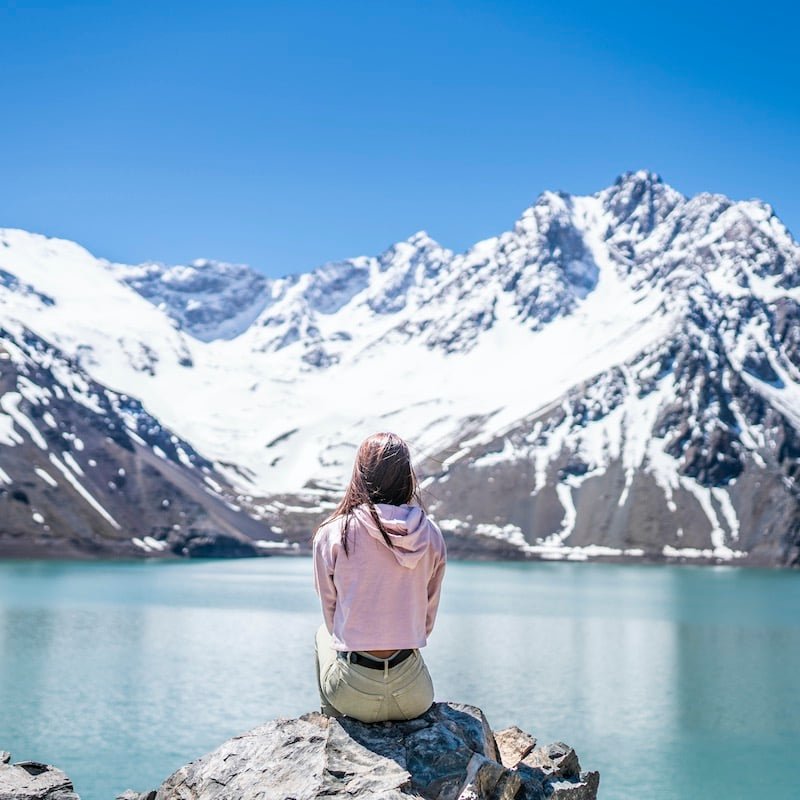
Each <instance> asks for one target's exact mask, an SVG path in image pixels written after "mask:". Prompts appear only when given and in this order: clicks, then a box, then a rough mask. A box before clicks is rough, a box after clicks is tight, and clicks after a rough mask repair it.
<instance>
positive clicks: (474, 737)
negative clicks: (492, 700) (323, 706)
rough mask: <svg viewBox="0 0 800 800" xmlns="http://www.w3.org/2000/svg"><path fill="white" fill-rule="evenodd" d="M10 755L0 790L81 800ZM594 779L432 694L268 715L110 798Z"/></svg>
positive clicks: (385, 790)
mask: <svg viewBox="0 0 800 800" xmlns="http://www.w3.org/2000/svg"><path fill="white" fill-rule="evenodd" d="M10 761H11V755H10V753H8V752H7V751H5V750H3V751H0V800H80V798H79V797H78V795H77V794H75V792H74V791H73V786H72V782H71V781H70V779H69V778H68V777H67V776H66V775H65V774H64V773H63V772H62V771H61V770H59V769H56V768H55V767H52V766H49V765H47V764H40V763H38V762H35V761H23V762H19V763H17V764H11V763H10ZM599 780H600V776H599V775H598V773H597V772H581V768H580V764H579V762H578V756H577V755H576V753H575V751H574V750H573V749H572V748H571V747H569V746H568V745H565V744H563V743H561V742H556V743H555V744H550V745H546V746H545V747H539V748H537V747H536V739H534V737H533V736H531V735H530V734H528V733H526V732H525V731H523V730H521V729H520V728H517V727H516V726H514V727H511V728H506V729H505V730H502V731H498V732H497V733H493V732H492V729H491V728H490V727H489V723H488V722H487V720H486V717H485V716H484V714H483V712H482V711H481V710H480V709H479V708H476V707H475V706H469V705H462V704H459V703H434V704H433V706H431V708H430V709H429V710H428V711H427V712H426V713H425V714H423V715H422V716H421V717H418V718H417V719H412V720H408V721H407V722H384V723H376V724H371V725H367V724H365V723H362V722H357V721H356V720H352V719H348V718H347V717H341V718H336V719H335V718H333V717H327V716H325V715H323V714H319V713H312V714H306V715H305V716H302V717H300V718H299V719H277V720H273V721H271V722H268V723H266V724H265V725H260V726H259V727H257V728H253V729H252V730H250V731H247V732H246V733H243V734H241V735H239V736H234V737H233V738H232V739H229V740H228V741H227V742H223V744H221V745H220V746H219V747H218V748H217V749H216V750H214V751H213V752H211V753H208V754H206V755H204V756H202V757H201V758H198V759H197V760H195V761H192V762H191V763H189V764H187V765H186V766H183V767H181V768H180V769H179V770H177V772H174V773H173V774H172V775H170V776H169V777H168V778H167V779H166V780H165V781H164V782H163V783H162V784H161V786H160V787H159V788H158V789H157V790H155V789H153V790H150V791H147V792H137V791H134V790H132V789H127V790H126V791H124V792H122V793H121V794H118V795H117V796H116V800H321V798H326V800H337V798H338V799H339V800H408V798H425V800H596V798H597V787H598V784H599Z"/></svg>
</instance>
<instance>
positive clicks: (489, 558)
mask: <svg viewBox="0 0 800 800" xmlns="http://www.w3.org/2000/svg"><path fill="white" fill-rule="evenodd" d="M14 550H15V551H16V552H10V553H7V552H5V551H4V549H3V548H0V564H3V563H10V562H35V561H45V562H56V561H61V562H65V563H88V564H92V563H99V564H103V563H107V564H111V563H137V564H138V563H154V562H168V563H181V562H183V563H193V562H210V561H224V562H227V561H249V560H256V559H262V558H279V559H284V558H285V559H298V558H311V550H310V549H309V550H300V549H298V550H288V551H287V550H282V549H281V550H272V551H270V552H263V553H256V554H254V555H252V556H234V557H230V556H202V557H194V558H187V557H183V556H179V555H176V554H173V553H155V552H154V553H143V554H142V555H141V556H138V555H131V554H130V553H119V554H114V553H98V554H93V553H87V552H85V551H79V550H74V549H66V550H61V549H59V551H58V552H53V551H52V550H50V551H48V550H43V549H41V548H36V547H27V548H19V549H18V550H17V549H16V548H15V549H14ZM448 560H450V561H457V562H461V563H470V562H472V563H479V564H491V563H495V564H522V563H531V564H533V563H536V564H541V563H549V564H563V563H569V564H575V563H580V564H619V565H636V564H638V565H642V566H681V567H683V566H696V567H742V568H746V569H767V570H771V571H774V570H781V571H784V570H785V571H793V570H797V569H800V566H793V565H791V564H775V563H770V562H768V561H766V560H763V559H759V558H754V557H751V556H742V557H739V558H727V559H726V558H718V557H713V556H712V557H708V556H704V555H703V556H697V557H693V556H666V557H665V556H660V557H659V556H657V555H655V554H651V555H647V554H644V555H637V556H625V555H604V554H597V555H582V557H569V555H568V554H565V555H563V556H562V555H561V554H547V555H539V554H532V553H524V552H522V553H520V554H518V555H517V554H513V555H511V554H509V555H508V556H505V557H504V556H498V555H496V554H488V553H487V554H479V553H466V554H464V553H458V552H456V553H450V554H449V555H448Z"/></svg>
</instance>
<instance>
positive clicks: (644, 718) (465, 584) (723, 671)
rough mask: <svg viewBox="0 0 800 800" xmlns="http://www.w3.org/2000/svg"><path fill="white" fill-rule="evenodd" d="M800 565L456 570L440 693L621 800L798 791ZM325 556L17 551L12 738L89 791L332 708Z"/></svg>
mask: <svg viewBox="0 0 800 800" xmlns="http://www.w3.org/2000/svg"><path fill="white" fill-rule="evenodd" d="M799 612H800V574H797V573H793V572H781V571H768V570H747V569H740V568H733V567H718V568H714V567H674V566H669V567H668V566H636V565H633V566H629V565H610V564H569V563H527V564H494V563H492V564H486V563H453V562H451V563H450V564H449V565H448V571H447V575H446V576H445V583H444V588H443V593H442V605H441V608H440V613H439V619H438V622H437V626H436V630H435V631H434V633H433V636H432V637H431V641H430V644H429V646H428V647H427V648H426V650H425V656H426V660H427V662H428V665H429V667H430V670H431V673H432V675H433V678H434V683H435V685H436V696H437V699H439V700H445V699H447V700H456V701H460V702H468V703H472V704H474V705H478V706H480V707H481V708H482V709H483V710H484V712H485V713H486V715H487V717H488V718H489V722H490V723H491V725H492V727H493V728H495V729H497V728H502V727H505V726H507V725H510V724H517V725H519V726H520V727H522V728H524V729H526V730H528V731H530V732H531V733H533V734H534V735H535V736H536V737H537V738H538V739H539V742H540V743H542V744H544V743H547V742H551V741H558V740H561V741H565V742H568V743H569V744H571V745H572V746H574V747H575V749H576V750H577V752H578V755H579V756H580V760H581V765H582V766H583V768H584V769H587V768H589V769H598V770H599V771H600V773H601V782H600V795H599V796H600V797H601V798H603V799H604V800H617V799H618V798H619V799H621V798H625V800H634V799H635V798H646V799H647V800H661V798H699V799H700V800H703V799H704V798H725V799H726V800H733V798H748V800H751V798H754V797H769V798H771V799H772V800H775V798H795V797H798V796H800V790H799V789H798V786H797V782H798V780H800V778H798V772H797V767H798V765H800V757H799V756H798V753H800V690H798V679H799V678H800V613H799ZM319 622H320V614H319V610H318V605H317V598H316V596H315V594H314V590H313V585H312V578H311V562H310V561H309V560H307V559H301V558H298V559H291V558H264V559H257V560H241V561H221V560H220V561H216V560H215V561H186V562H151V563H148V562H137V563H127V562H124V563H109V562H97V563H67V562H41V561H30V562H22V561H7V562H0V750H2V749H5V750H10V751H11V754H12V760H13V761H22V760H39V761H46V762H49V763H52V764H56V765H57V766H59V767H60V768H62V769H64V770H65V771H66V772H67V773H68V774H69V775H70V776H71V777H72V779H73V780H74V782H75V788H76V791H77V792H78V793H79V794H80V795H81V797H82V798H83V800H113V798H114V797H115V796H116V794H118V793H120V792H122V791H123V790H124V789H128V788H132V789H136V790H138V791H144V790H146V789H151V788H156V787H157V786H158V785H159V783H160V782H161V781H162V780H163V779H164V778H165V777H166V776H167V775H169V774H170V773H171V772H173V771H174V770H175V769H177V768H178V767H180V766H181V765H182V764H184V763H186V762H188V761H191V760H192V759H194V758H197V757H198V756H200V755H202V754H203V753H205V752H207V751H209V750H211V749H214V748H215V747H216V746H217V745H219V744H220V743H222V741H223V740H225V739H227V738H229V737H231V736H233V735H234V734H237V733H241V732H243V731H245V730H247V729H249V728H252V727H254V726H256V725H259V724H261V723H263V722H265V721H266V720H269V719H272V718H274V717H278V716H296V715H300V714H303V713H305V712H307V711H310V710H313V709H315V708H317V697H316V687H315V681H314V664H313V636H314V632H315V630H316V628H317V626H318V624H319Z"/></svg>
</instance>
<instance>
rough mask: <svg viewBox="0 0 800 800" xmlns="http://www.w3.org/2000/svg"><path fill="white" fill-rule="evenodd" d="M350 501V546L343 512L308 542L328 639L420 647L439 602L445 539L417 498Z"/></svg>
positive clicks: (370, 646)
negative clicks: (400, 502) (371, 504)
mask: <svg viewBox="0 0 800 800" xmlns="http://www.w3.org/2000/svg"><path fill="white" fill-rule="evenodd" d="M374 509H375V511H376V512H377V515H378V518H379V520H380V522H381V527H382V528H383V531H384V532H385V533H386V534H387V535H388V537H389V539H390V542H391V546H390V545H388V544H387V543H386V541H385V540H384V537H383V535H382V532H381V531H380V529H379V528H378V526H377V524H376V522H375V520H374V518H373V517H372V514H371V512H370V510H369V509H367V508H365V507H364V506H359V507H357V508H356V509H354V513H353V517H352V521H351V527H350V531H349V536H350V539H349V545H348V550H349V552H348V553H347V554H345V552H344V545H343V541H342V538H343V520H342V519H341V518H339V519H335V520H332V521H330V522H328V523H327V524H326V525H324V526H323V527H322V528H320V531H319V533H318V534H317V537H316V539H315V542H314V557H315V566H314V569H315V576H316V584H317V591H318V592H319V595H320V599H321V602H322V607H323V613H324V616H325V622H326V624H327V625H328V629H329V630H330V632H331V634H332V636H333V641H334V646H335V647H336V648H337V649H342V650H386V649H392V648H393V649H398V650H399V649H402V648H419V647H424V646H425V644H426V643H427V637H428V634H429V633H430V631H431V630H432V628H433V622H434V619H435V617H436V611H437V609H438V605H439V593H440V590H441V582H442V575H443V573H444V565H445V559H446V551H445V544H444V539H443V538H442V534H441V532H440V531H439V528H438V527H437V526H436V525H435V524H434V523H432V522H431V521H430V520H429V519H428V517H427V515H426V514H425V512H424V511H423V510H422V509H421V508H420V507H419V506H412V505H408V504H404V505H401V506H392V505H388V504H385V503H377V504H375V506H374Z"/></svg>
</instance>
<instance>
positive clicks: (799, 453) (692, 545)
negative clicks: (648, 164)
mask: <svg viewBox="0 0 800 800" xmlns="http://www.w3.org/2000/svg"><path fill="white" fill-rule="evenodd" d="M0 309H2V313H3V317H4V319H9V320H13V321H15V323H16V324H18V325H22V326H25V328H27V329H28V330H30V331H34V332H35V333H36V334H37V335H38V336H40V337H41V338H42V339H43V340H45V341H46V342H48V343H50V344H52V346H54V347H57V348H59V349H60V350H61V351H63V353H64V354H65V356H66V357H69V358H71V359H73V360H74V363H75V364H76V366H77V367H78V368H80V369H82V370H84V371H85V372H86V374H88V375H90V376H91V378H92V379H93V380H95V381H97V382H98V383H100V384H103V385H104V386H106V387H108V389H109V390H110V391H113V392H117V393H123V394H126V395H128V396H131V397H135V398H137V399H138V400H140V401H141V403H142V404H143V407H144V408H145V409H146V410H147V413H149V414H150V415H152V417H153V418H155V419H157V420H158V422H159V424H160V425H162V426H163V427H164V428H167V429H169V430H171V431H173V432H174V435H176V436H177V437H180V438H181V439H182V440H184V441H185V442H190V443H191V446H192V447H194V448H195V449H196V450H197V452H198V453H202V455H203V457H205V458H206V459H208V461H209V463H210V464H213V467H214V469H216V471H217V472H218V473H219V475H220V476H223V478H222V480H225V481H227V482H228V484H229V485H230V486H231V487H233V489H232V491H234V492H235V493H236V494H237V495H238V496H239V497H252V498H256V499H254V500H253V501H252V503H250V505H249V510H250V512H251V513H252V514H253V515H254V516H257V517H263V518H264V520H265V522H267V523H268V524H269V526H271V528H274V529H277V534H281V535H284V536H286V537H288V538H289V539H290V540H291V539H294V540H297V541H301V540H302V541H303V542H307V539H308V536H309V534H310V531H311V529H312V528H313V525H314V523H315V522H316V521H317V520H318V519H319V517H320V514H323V513H324V512H325V510H326V509H328V508H330V506H331V503H332V502H333V501H334V500H335V498H336V493H337V492H338V491H339V489H340V488H341V486H342V484H343V482H344V481H345V480H346V478H347V474H348V472H349V470H350V468H351V466H352V457H353V454H354V451H355V447H356V446H357V444H358V442H359V441H360V440H361V439H362V438H363V437H364V436H365V435H367V434H368V433H370V432H372V431H374V430H378V429H387V428H388V429H393V430H396V431H397V432H399V433H401V434H402V435H404V436H405V437H406V438H407V439H408V440H409V441H410V442H411V443H412V444H413V445H414V447H415V450H416V453H417V457H418V460H419V462H420V464H421V465H422V467H421V471H422V473H423V476H424V478H425V484H426V488H427V491H428V501H429V504H430V506H431V509H432V512H433V513H434V514H435V515H436V517H437V518H438V519H439V520H440V521H441V523H442V525H443V527H445V528H446V529H447V530H448V534H449V536H450V541H451V545H452V547H453V548H454V549H455V550H459V549H460V550H461V551H462V552H471V553H472V552H475V553H477V552H485V551H487V550H491V551H495V552H499V551H502V552H503V553H504V554H508V555H515V556H520V557H521V556H526V555H533V556H541V557H548V558H585V557H588V556H591V555H606V556H608V557H620V558H624V557H629V558H650V557H683V558H689V557H696V558H701V559H708V560H715V559H717V560H718V559H745V560H749V561H752V562H757V561H761V562H765V563H794V562H796V561H797V559H798V555H797V554H798V549H797V548H798V545H799V544H800V500H799V499H798V487H797V479H798V458H799V457H800V435H799V433H798V432H800V246H798V244H797V243H796V242H795V241H794V240H793V239H792V237H791V235H790V234H789V232H788V231H787V230H786V228H785V226H783V224H782V223H781V222H780V220H779V219H778V218H777V217H776V216H775V215H774V213H773V211H772V209H771V208H770V207H769V206H767V205H766V204H764V203H761V202H759V201H744V202H734V201H732V200H730V199H728V198H726V197H723V196H721V195H712V194H700V195H697V196H695V197H692V198H687V197H684V196H683V195H682V194H681V193H680V192H678V191H676V190H675V189H673V188H671V187H669V186H668V185H666V184H665V183H663V181H662V180H661V179H660V178H659V177H658V176H657V175H654V174H652V173H648V172H643V171H640V172H636V173H627V174H625V175H622V176H620V178H619V179H618V180H617V181H616V182H615V183H614V184H613V185H612V186H610V187H608V188H606V189H604V190H602V191H600V192H598V193H596V194H594V195H590V196H572V195H568V194H565V193H554V192H545V193H543V194H542V195H541V196H540V197H539V198H538V200H537V201H536V202H535V204H534V205H533V206H532V207H530V208H529V209H527V210H526V211H525V212H524V213H523V215H522V216H521V218H520V219H519V220H518V221H517V222H516V224H515V225H514V226H513V228H512V229H511V230H509V231H508V232H506V233H503V234H501V235H499V236H497V237H494V238H491V239H487V240H485V241H482V242H478V243H477V244H476V245H475V246H473V247H472V248H470V249H469V250H468V251H466V252H464V253H459V254H456V253H453V252H451V251H449V250H447V249H445V248H444V247H442V246H440V245H439V244H437V243H436V242H434V241H433V240H432V239H431V238H430V237H428V236H427V234H425V233H422V232H420V233H417V234H415V235H414V236H412V237H410V238H409V239H408V240H406V241H404V242H400V243H397V244H395V245H394V246H392V247H390V248H389V249H388V250H387V251H386V252H384V253H383V254H381V255H379V256H376V257H366V256H364V257H359V258H355V259H351V260H348V261H344V262H338V263H331V264H327V265H325V266H323V267H321V268H319V269H317V270H315V271H313V272H310V273H307V274H303V275H299V276H292V277H288V278H284V279H278V280H268V279H265V278H263V277H261V276H259V275H258V274H257V273H255V272H254V271H252V270H249V269H248V268H246V267H241V266H232V265H227V264H220V263H217V262H195V264H193V265H190V266H188V267H170V268H168V267H164V266H162V265H153V264H147V265H140V266H133V267H132V266H126V265H119V264H112V263H109V262H107V261H105V260H102V259H97V258H95V257H93V256H92V255H91V254H89V253H88V252H87V251H85V250H83V249H82V248H80V247H79V246H78V245H75V244H74V243H71V242H65V241H62V240H54V239H47V238H45V237H42V236H38V235H36V234H29V233H26V232H24V231H15V230H5V231H0ZM3 453H4V450H3V449H2V448H0V465H1V464H2V463H3V461H2V458H3ZM277 534H276V535H277Z"/></svg>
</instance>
